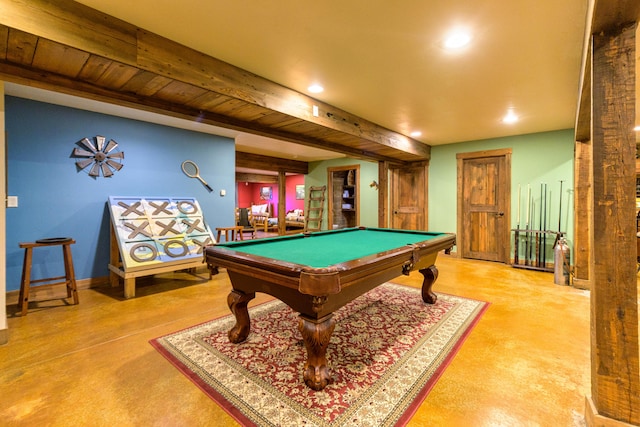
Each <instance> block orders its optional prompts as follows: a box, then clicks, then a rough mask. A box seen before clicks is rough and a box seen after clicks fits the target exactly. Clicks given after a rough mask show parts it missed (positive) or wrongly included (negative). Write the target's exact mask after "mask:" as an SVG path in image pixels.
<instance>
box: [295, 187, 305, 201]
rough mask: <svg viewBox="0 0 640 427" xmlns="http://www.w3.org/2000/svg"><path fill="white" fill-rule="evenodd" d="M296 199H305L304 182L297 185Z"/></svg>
mask: <svg viewBox="0 0 640 427" xmlns="http://www.w3.org/2000/svg"><path fill="white" fill-rule="evenodd" d="M296 200H304V184H300V185H296Z"/></svg>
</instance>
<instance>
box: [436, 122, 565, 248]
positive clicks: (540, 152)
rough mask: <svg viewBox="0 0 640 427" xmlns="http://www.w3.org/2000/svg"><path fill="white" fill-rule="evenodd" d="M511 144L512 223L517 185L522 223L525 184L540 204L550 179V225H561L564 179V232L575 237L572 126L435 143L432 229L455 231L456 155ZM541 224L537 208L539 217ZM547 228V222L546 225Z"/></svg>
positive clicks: (504, 146) (548, 187)
mask: <svg viewBox="0 0 640 427" xmlns="http://www.w3.org/2000/svg"><path fill="white" fill-rule="evenodd" d="M501 148H511V149H512V157H511V196H512V200H511V228H516V225H517V206H518V200H517V199H518V185H520V188H521V190H520V191H521V200H520V227H521V228H524V222H525V220H526V198H527V185H531V193H532V198H533V203H534V205H535V206H536V207H539V206H540V205H539V203H540V184H541V183H546V184H547V203H548V219H547V229H550V230H557V229H558V218H559V206H560V180H562V181H564V182H563V184H562V222H561V224H562V231H564V232H566V233H567V240H568V241H569V246H570V247H572V242H573V202H574V200H573V150H574V134H573V129H567V130H561V131H554V132H544V133H536V134H528V135H519V136H512V137H505V138H497V139H487V140H481V141H471V142H462V143H457V144H449V145H440V146H434V147H432V148H431V162H430V166H429V229H430V230H434V231H454V232H455V231H456V218H457V207H456V205H457V199H456V197H457V188H456V186H457V178H456V173H457V165H456V154H458V153H468V152H474V151H481V150H495V149H501ZM535 218H536V219H535V227H533V228H535V229H538V228H539V222H538V218H539V209H537V213H536V216H535ZM543 228H544V227H543Z"/></svg>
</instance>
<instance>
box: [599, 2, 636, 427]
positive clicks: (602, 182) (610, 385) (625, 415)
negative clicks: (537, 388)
mask: <svg viewBox="0 0 640 427" xmlns="http://www.w3.org/2000/svg"><path fill="white" fill-rule="evenodd" d="M621 3H624V2H621ZM635 34H636V25H635V24H632V25H629V26H626V27H621V28H613V29H611V31H610V32H605V33H601V34H598V35H594V37H593V64H592V70H593V81H592V83H593V85H592V94H593V98H592V108H593V110H592V111H593V116H592V122H593V126H592V129H593V134H592V144H593V164H592V168H593V224H592V225H593V244H591V245H590V246H591V250H592V252H593V256H592V260H593V263H592V265H591V269H590V271H591V274H590V275H591V284H592V292H591V399H592V403H593V404H592V405H590V404H589V403H591V402H588V404H587V411H589V410H590V408H595V410H596V411H597V415H598V416H599V417H606V418H609V419H611V420H616V421H622V422H624V423H628V424H631V425H640V361H639V358H640V354H639V346H638V282H637V276H636V274H637V272H636V240H637V237H636V224H635V206H636V204H635V181H636V170H635V154H636V148H635V145H636V144H635V134H634V132H633V126H634V122H635V119H636V114H635V104H636V87H635V86H636V84H635V65H636V35H635ZM587 399H588V397H587ZM594 416H595V415H594V414H592V415H591V416H588V417H587V418H588V419H589V418H594ZM598 425H605V424H598Z"/></svg>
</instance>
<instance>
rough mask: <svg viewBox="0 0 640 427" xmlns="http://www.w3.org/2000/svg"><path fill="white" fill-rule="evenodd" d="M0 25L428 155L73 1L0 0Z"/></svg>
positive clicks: (404, 140)
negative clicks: (314, 112) (316, 111)
mask: <svg viewBox="0 0 640 427" xmlns="http://www.w3.org/2000/svg"><path fill="white" fill-rule="evenodd" d="M0 24H3V25H6V26H8V27H11V28H16V29H18V30H21V31H24V32H26V33H30V34H33V35H36V36H38V37H43V38H46V39H49V40H52V41H55V42H59V43H61V44H64V45H66V46H70V47H73V48H76V49H79V50H82V51H85V52H88V53H92V54H95V55H99V56H103V57H105V58H109V59H114V60H116V61H118V62H121V63H123V64H126V65H129V66H133V67H137V68H140V69H142V70H145V71H151V72H153V73H156V74H158V75H160V76H164V77H168V78H172V79H176V80H179V81H181V82H184V83H189V84H192V85H194V86H197V87H201V88H204V89H206V90H210V91H212V92H216V93H220V94H223V95H226V96H229V97H232V98H235V99H239V100H242V101H243V102H246V103H249V104H253V105H257V106H261V107H264V108H267V109H270V110H273V111H278V112H280V113H283V114H286V115H289V116H291V117H296V118H298V119H301V120H304V121H306V122H309V123H313V124H314V125H316V126H318V127H324V128H327V129H332V130H334V131H338V132H341V133H344V134H347V135H350V136H352V137H355V138H360V139H362V140H366V141H370V142H374V143H376V144H380V145H381V146H383V147H388V148H392V149H394V150H398V151H401V152H403V153H408V154H410V155H411V156H412V157H415V158H416V159H415V160H428V159H429V158H430V146H429V145H426V144H423V143H421V142H419V141H416V140H414V139H412V138H409V137H407V136H404V135H402V134H400V133H397V132H394V131H391V130H389V129H386V128H384V127H382V126H379V125H377V124H375V123H372V122H369V121H367V120H365V119H363V118H361V117H358V116H355V115H353V114H350V113H348V112H346V111H344V110H341V109H339V108H336V107H333V106H331V105H329V104H326V103H323V102H320V101H318V100H315V99H313V98H311V97H309V96H307V95H304V94H302V93H299V92H296V91H294V90H292V89H289V88H286V87H284V86H281V85H279V84H277V83H274V82H272V81H270V80H267V79H265V78H263V77H260V76H257V75H255V74H253V73H250V72H248V71H246V70H243V69H240V68H238V67H235V66H233V65H231V64H228V63H225V62H223V61H220V60H218V59H216V58H213V57H211V56H208V55H205V54H203V53H201V52H198V51H196V50H194V49H191V48H188V47H186V46H183V45H180V44H178V43H176V42H173V41H171V40H169V39H166V38H164V37H161V36H159V35H157V34H153V33H150V32H148V31H145V30H142V29H138V28H136V27H135V26H133V25H131V24H128V23H126V22H124V21H121V20H119V19H117V18H114V17H112V16H109V15H106V14H104V13H102V12H99V11H97V10H95V9H91V8H89V7H87V6H84V5H82V4H79V3H76V2H74V1H71V0H58V1H56V2H51V1H48V0H0ZM313 106H317V107H318V115H317V116H316V115H314V114H313ZM379 160H382V159H379Z"/></svg>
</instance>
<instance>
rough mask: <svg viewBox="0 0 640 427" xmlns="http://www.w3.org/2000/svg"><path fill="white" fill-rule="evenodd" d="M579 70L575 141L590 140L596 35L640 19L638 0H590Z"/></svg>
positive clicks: (639, 3)
mask: <svg viewBox="0 0 640 427" xmlns="http://www.w3.org/2000/svg"><path fill="white" fill-rule="evenodd" d="M589 6H590V7H591V9H590V10H588V11H587V17H586V19H587V25H586V29H585V38H584V47H583V54H582V67H581V68H582V69H581V71H580V93H579V99H578V111H577V114H576V125H575V140H576V141H582V142H584V141H588V140H589V139H590V137H591V86H592V85H591V74H592V73H591V63H592V60H591V51H592V49H593V46H592V45H591V41H592V38H591V36H592V35H594V34H599V33H601V32H603V31H609V30H611V29H612V28H615V27H620V26H623V25H626V24H629V23H632V22H638V21H640V2H639V1H638V0H593V2H589Z"/></svg>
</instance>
